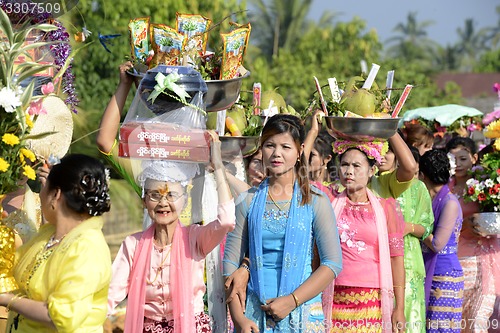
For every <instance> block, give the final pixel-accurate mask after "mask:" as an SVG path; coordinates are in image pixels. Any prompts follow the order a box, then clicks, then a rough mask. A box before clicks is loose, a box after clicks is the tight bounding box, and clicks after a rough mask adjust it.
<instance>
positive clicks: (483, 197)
mask: <svg viewBox="0 0 500 333" xmlns="http://www.w3.org/2000/svg"><path fill="white" fill-rule="evenodd" d="M477 199H478V200H479V201H484V200H486V194H484V193H482V192H481V193H479V195H478V196H477Z"/></svg>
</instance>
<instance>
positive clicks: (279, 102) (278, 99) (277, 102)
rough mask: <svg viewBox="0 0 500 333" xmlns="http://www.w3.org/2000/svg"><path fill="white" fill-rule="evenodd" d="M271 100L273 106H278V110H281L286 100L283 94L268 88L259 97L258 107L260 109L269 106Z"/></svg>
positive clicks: (284, 106)
mask: <svg viewBox="0 0 500 333" xmlns="http://www.w3.org/2000/svg"><path fill="white" fill-rule="evenodd" d="M271 100H272V101H273V106H275V107H277V108H278V112H280V113H281V112H282V111H281V110H283V109H285V108H286V102H285V99H284V98H283V96H281V95H280V94H278V93H277V92H276V91H275V90H268V91H264V92H263V93H262V96H261V98H260V107H261V108H262V109H267V108H269V104H270V103H271Z"/></svg>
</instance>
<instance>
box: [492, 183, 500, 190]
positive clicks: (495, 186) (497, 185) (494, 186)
mask: <svg viewBox="0 0 500 333" xmlns="http://www.w3.org/2000/svg"><path fill="white" fill-rule="evenodd" d="M493 188H494V189H495V190H496V191H497V192H498V191H500V184H495V185H493Z"/></svg>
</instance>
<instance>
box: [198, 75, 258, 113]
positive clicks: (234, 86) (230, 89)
mask: <svg viewBox="0 0 500 333" xmlns="http://www.w3.org/2000/svg"><path fill="white" fill-rule="evenodd" d="M249 76H250V72H249V71H246V73H245V74H243V75H242V76H239V77H235V78H233V79H229V80H207V81H205V83H206V84H207V87H208V91H207V93H206V95H205V96H204V99H205V105H206V110H207V112H210V111H221V110H226V109H229V108H230V107H231V106H232V105H233V104H234V103H235V102H236V100H237V99H238V96H239V94H240V89H241V83H242V80H243V79H244V78H247V77H249Z"/></svg>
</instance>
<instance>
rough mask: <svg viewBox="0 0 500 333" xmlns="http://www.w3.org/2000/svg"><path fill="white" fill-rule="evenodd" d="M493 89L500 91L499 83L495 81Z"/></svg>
mask: <svg viewBox="0 0 500 333" xmlns="http://www.w3.org/2000/svg"><path fill="white" fill-rule="evenodd" d="M493 91H494V92H500V83H498V82H496V83H495V84H494V85H493Z"/></svg>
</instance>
